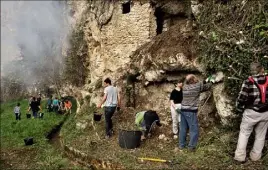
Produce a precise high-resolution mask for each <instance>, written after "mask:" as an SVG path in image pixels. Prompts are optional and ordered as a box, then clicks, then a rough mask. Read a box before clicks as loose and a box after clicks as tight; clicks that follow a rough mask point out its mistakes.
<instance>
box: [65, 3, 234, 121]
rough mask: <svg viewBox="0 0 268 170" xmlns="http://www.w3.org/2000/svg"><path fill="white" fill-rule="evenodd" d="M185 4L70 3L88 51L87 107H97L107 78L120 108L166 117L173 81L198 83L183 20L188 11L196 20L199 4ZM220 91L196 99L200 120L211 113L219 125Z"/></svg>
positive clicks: (189, 24)
mask: <svg viewBox="0 0 268 170" xmlns="http://www.w3.org/2000/svg"><path fill="white" fill-rule="evenodd" d="M189 2H190V3H188V2H187V3H185V2H183V1H174V0H164V1H160V0H144V1H128V0H122V1H94V0H92V1H72V2H70V4H71V5H72V7H73V11H74V12H73V14H72V16H73V18H74V20H77V21H80V23H79V26H80V27H81V28H82V29H83V30H84V33H85V40H86V42H87V45H88V56H89V57H88V60H89V63H90V65H89V70H90V75H89V76H88V77H89V78H88V79H89V80H90V81H89V82H90V83H89V84H85V86H84V89H83V90H86V91H88V92H89V94H90V103H91V104H93V103H98V102H99V100H100V97H101V95H102V93H103V89H102V81H103V80H104V78H106V77H110V78H111V79H112V82H113V83H116V86H117V87H118V88H119V89H120V91H121V92H122V96H123V103H124V106H127V107H136V108H141V109H154V110H156V111H158V112H161V113H168V112H170V108H169V107H170V104H169V95H170V92H171V91H172V89H173V88H174V84H175V83H176V82H177V80H178V79H179V78H181V77H185V75H186V74H189V73H194V74H197V75H198V77H200V80H202V79H203V78H204V77H203V76H202V74H203V72H204V68H203V66H202V65H200V64H199V63H198V62H197V59H196V55H197V54H196V46H195V43H196V39H195V36H196V34H197V33H196V30H195V28H194V26H193V25H194V24H193V21H192V20H190V19H189V18H191V17H189V16H190V15H189V10H190V13H193V14H194V15H195V14H198V8H199V7H198V6H199V5H200V4H199V2H197V1H196V2H194V1H189ZM220 87H221V86H217V87H216V88H214V90H213V93H212V92H211V93H205V94H203V95H202V96H201V101H202V102H201V105H202V104H205V106H204V107H203V106H201V107H200V109H202V111H201V112H202V113H201V114H202V115H205V116H211V114H212V113H215V112H216V109H217V110H218V113H219V114H220V117H221V118H222V119H223V122H224V121H225V117H226V116H227V117H228V115H229V114H231V108H230V107H229V106H230V105H229V104H228V102H229V100H228V98H227V97H226V98H221V97H220V98H219V97H218V96H219V95H220V94H221V93H222V91H223V89H221V88H220ZM218 91H221V92H218ZM213 99H214V100H213ZM223 99H224V100H223ZM223 106H224V107H223ZM225 106H226V107H225ZM225 108H227V109H225ZM228 109H229V110H228Z"/></svg>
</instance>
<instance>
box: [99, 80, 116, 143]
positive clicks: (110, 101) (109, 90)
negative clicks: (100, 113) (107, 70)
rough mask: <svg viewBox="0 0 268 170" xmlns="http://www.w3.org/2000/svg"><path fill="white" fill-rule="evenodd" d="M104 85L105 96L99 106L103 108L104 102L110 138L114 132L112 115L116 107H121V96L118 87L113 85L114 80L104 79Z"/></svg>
mask: <svg viewBox="0 0 268 170" xmlns="http://www.w3.org/2000/svg"><path fill="white" fill-rule="evenodd" d="M104 86H105V88H104V96H103V98H102V100H101V102H100V104H99V105H98V108H101V106H102V104H104V116H105V129H106V138H110V137H111V136H112V134H113V122H112V117H113V114H114V112H115V110H116V107H120V96H119V93H118V91H117V88H116V87H114V86H112V82H111V80H110V79H109V78H106V79H105V80H104Z"/></svg>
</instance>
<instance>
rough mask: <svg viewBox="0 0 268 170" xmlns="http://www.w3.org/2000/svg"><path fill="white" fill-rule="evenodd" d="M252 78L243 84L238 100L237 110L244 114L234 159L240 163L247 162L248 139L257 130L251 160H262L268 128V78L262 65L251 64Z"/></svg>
mask: <svg viewBox="0 0 268 170" xmlns="http://www.w3.org/2000/svg"><path fill="white" fill-rule="evenodd" d="M250 69H251V73H252V76H250V77H249V78H248V79H246V80H245V81H244V82H243V85H242V88H241V91H240V93H239V96H238V98H237V103H236V106H237V109H238V111H240V112H243V118H242V122H241V125H240V133H239V138H238V142H237V147H236V151H235V157H234V159H235V160H236V161H238V162H241V163H243V162H245V161H246V148H247V143H248V138H249V136H250V134H251V132H252V131H253V129H255V142H254V145H253V148H252V150H251V152H250V159H251V160H252V161H257V160H259V159H261V156H262V149H263V147H264V143H265V135H266V133H267V128H268V88H267V85H268V76H267V75H265V74H264V68H263V66H262V65H261V64H260V63H257V62H256V63H251V65H250Z"/></svg>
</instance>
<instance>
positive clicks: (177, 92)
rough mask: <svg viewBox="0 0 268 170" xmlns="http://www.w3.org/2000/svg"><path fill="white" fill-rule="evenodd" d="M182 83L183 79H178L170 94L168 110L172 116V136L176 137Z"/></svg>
mask: <svg viewBox="0 0 268 170" xmlns="http://www.w3.org/2000/svg"><path fill="white" fill-rule="evenodd" d="M182 85H183V79H181V80H179V81H178V82H177V84H176V87H175V89H173V90H172V92H171V94H170V98H169V99H170V110H171V117H172V131H173V138H174V139H177V138H178V130H179V128H178V125H179V123H180V121H181V119H180V117H181V116H180V113H179V112H180V109H181V101H182Z"/></svg>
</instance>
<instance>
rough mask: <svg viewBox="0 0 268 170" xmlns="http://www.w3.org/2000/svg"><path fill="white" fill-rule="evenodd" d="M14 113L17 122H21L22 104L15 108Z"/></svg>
mask: <svg viewBox="0 0 268 170" xmlns="http://www.w3.org/2000/svg"><path fill="white" fill-rule="evenodd" d="M14 113H15V117H16V120H20V103H18V104H17V106H15V108H14Z"/></svg>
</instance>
